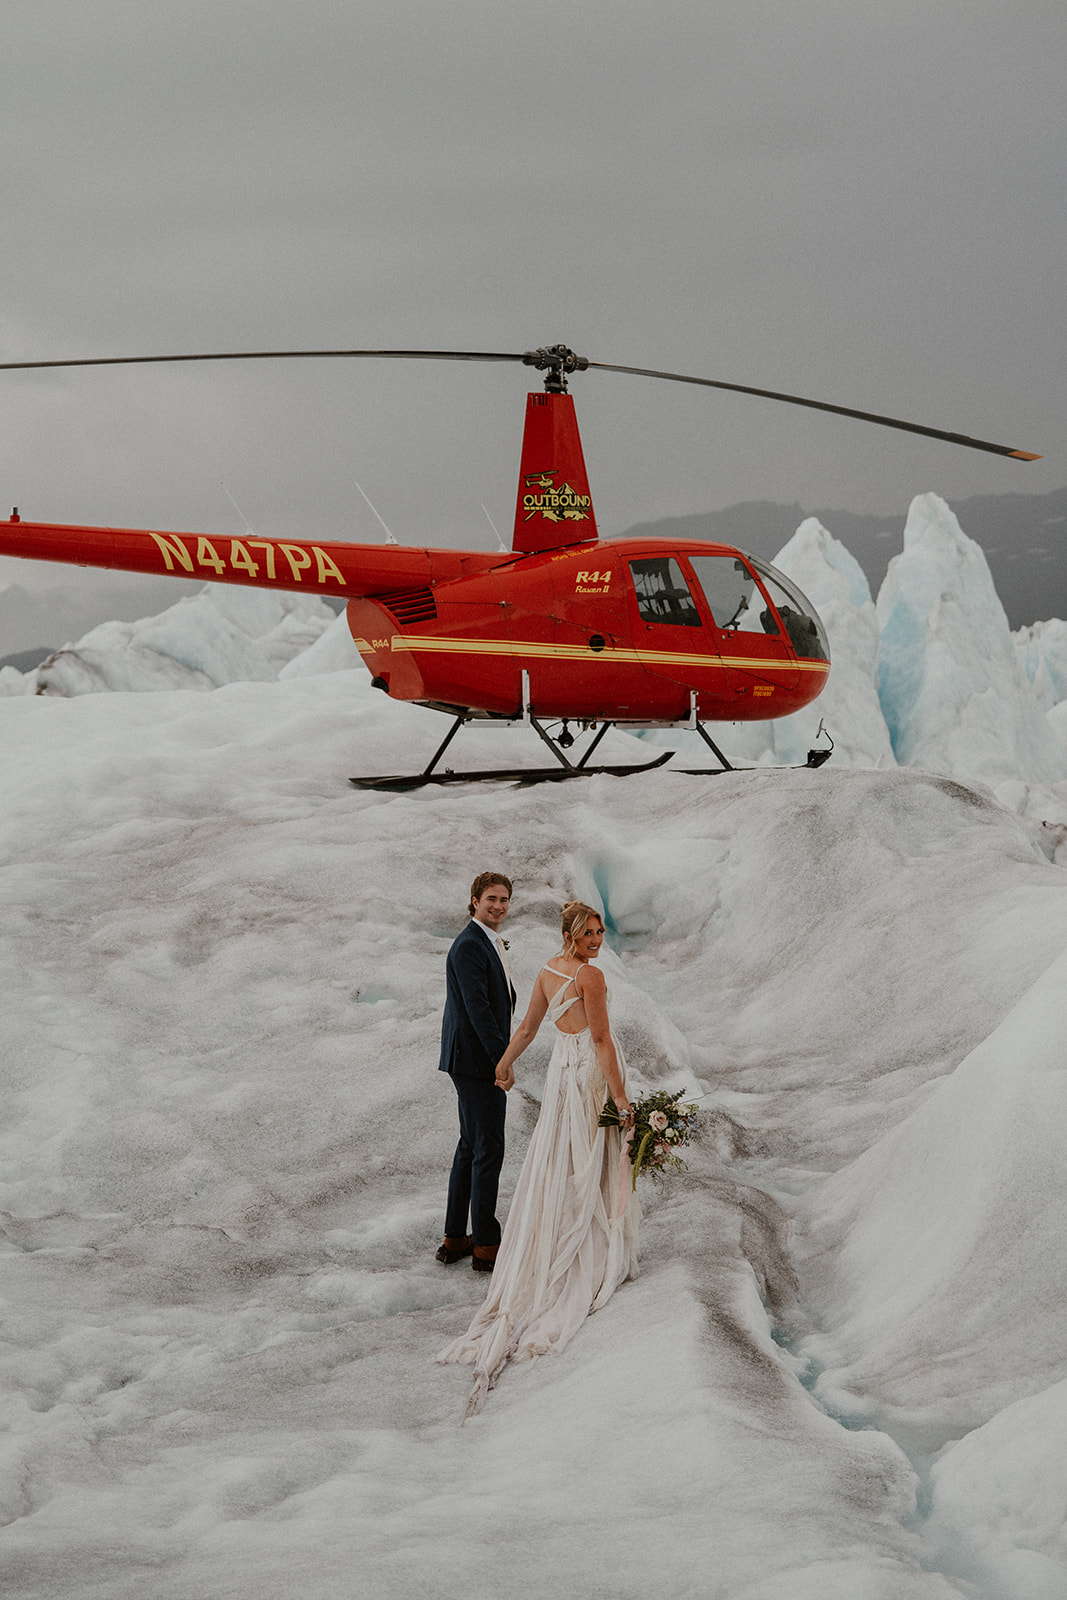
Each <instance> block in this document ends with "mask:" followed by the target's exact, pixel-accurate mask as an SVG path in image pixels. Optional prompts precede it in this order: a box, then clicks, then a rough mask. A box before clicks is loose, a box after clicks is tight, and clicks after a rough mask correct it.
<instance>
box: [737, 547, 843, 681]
mask: <svg viewBox="0 0 1067 1600" xmlns="http://www.w3.org/2000/svg"><path fill="white" fill-rule="evenodd" d="M749 560H750V561H751V562H752V565H753V566H754V567H755V569H756V571H757V572H758V573H759V575H760V579H761V581H762V583H763V587H764V588H765V589H766V591H767V593H768V594H769V595H770V597H771V599H772V600H773V601H774V603H775V605H776V606H777V608H778V615H779V616H780V617H781V619H782V623H783V626H784V627H785V630H786V632H787V633H788V635H789V638H790V641H791V642H792V645H793V649H794V650H795V651H796V653H797V655H798V656H799V657H800V658H801V660H802V661H829V659H830V643H829V640H828V639H827V637H826V630H825V629H824V627H823V625H822V622H821V621H820V620H819V614H818V612H817V611H816V610H815V607H814V606H813V605H812V603H811V601H810V600H809V599H808V598H807V596H806V595H803V594H801V592H800V590H799V589H798V588H797V586H796V584H795V583H794V582H793V581H792V579H790V578H787V577H786V575H785V573H784V572H779V571H778V568H777V567H772V566H771V564H770V562H769V561H757V560H756V558H755V556H750V557H749Z"/></svg>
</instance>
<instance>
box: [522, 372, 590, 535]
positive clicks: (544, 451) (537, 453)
mask: <svg viewBox="0 0 1067 1600" xmlns="http://www.w3.org/2000/svg"><path fill="white" fill-rule="evenodd" d="M596 538H597V531H596V517H595V516H594V515H593V501H592V497H591V495H590V493H589V479H588V478H587V477H586V473H585V458H584V456H583V455H582V441H581V437H580V435H579V433H578V419H577V417H576V416H575V414H574V401H573V400H572V399H571V397H570V395H569V394H554V393H551V392H548V391H546V392H545V393H544V394H528V395H527V396H526V427H525V429H524V431H523V436H522V462H521V464H520V466H519V493H518V499H517V501H516V504H515V536H514V538H513V539H512V542H511V548H512V549H513V550H518V551H521V552H522V553H523V554H524V555H526V554H529V553H531V552H533V551H538V550H557V549H559V548H560V547H561V546H562V545H573V544H584V543H586V542H592V541H593V540H595V539H596Z"/></svg>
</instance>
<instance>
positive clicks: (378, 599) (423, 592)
mask: <svg viewBox="0 0 1067 1600" xmlns="http://www.w3.org/2000/svg"><path fill="white" fill-rule="evenodd" d="M374 602H375V604H376V605H379V606H384V607H385V609H386V611H388V612H390V613H391V615H392V616H394V617H395V618H396V620H397V622H398V623H399V624H400V626H401V627H402V628H407V627H410V626H411V624H412V623H413V622H433V621H435V620H436V617H437V601H436V600H435V599H434V594H433V590H432V589H428V588H425V587H424V588H421V589H391V590H390V591H389V592H388V594H376V595H375V596H374Z"/></svg>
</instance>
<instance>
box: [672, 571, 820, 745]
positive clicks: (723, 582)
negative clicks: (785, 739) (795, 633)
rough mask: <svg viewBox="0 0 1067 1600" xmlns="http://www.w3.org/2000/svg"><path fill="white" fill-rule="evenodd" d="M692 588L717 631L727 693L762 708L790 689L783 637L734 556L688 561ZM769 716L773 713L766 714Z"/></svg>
mask: <svg viewBox="0 0 1067 1600" xmlns="http://www.w3.org/2000/svg"><path fill="white" fill-rule="evenodd" d="M691 562H692V567H693V571H694V573H695V574H696V578H697V582H698V583H699V584H700V587H701V588H702V589H703V591H704V598H705V600H706V601H707V605H708V610H709V611H710V612H711V615H712V617H713V618H714V621H715V626H716V628H717V629H718V630H719V640H718V644H719V649H720V651H721V653H722V659H723V665H724V667H725V669H726V686H727V692H731V691H732V693H733V694H734V695H735V696H736V697H737V700H738V702H739V707H738V709H739V712H740V709H741V707H740V702H741V701H743V700H755V701H763V702H764V703H766V701H768V700H769V699H770V698H771V697H772V696H773V695H774V694H775V692H776V691H777V690H779V689H785V690H791V689H796V688H797V686H798V684H799V682H800V671H799V669H798V667H797V665H796V657H795V655H794V652H793V646H792V643H791V640H790V638H789V636H788V635H787V634H786V632H785V629H784V627H783V626H782V622H781V620H780V618H779V615H778V612H777V611H776V610H775V608H774V606H773V605H772V603H771V601H770V598H769V597H768V595H767V594H766V592H765V591H764V590H763V588H762V587H761V586H760V584H759V583H758V582H757V579H756V576H755V573H754V572H753V570H752V569H751V568H750V567H749V566H748V565H747V563H746V562H745V561H743V560H742V559H741V558H740V556H737V555H734V554H730V555H721V556H693V557H691ZM772 714H773V713H772Z"/></svg>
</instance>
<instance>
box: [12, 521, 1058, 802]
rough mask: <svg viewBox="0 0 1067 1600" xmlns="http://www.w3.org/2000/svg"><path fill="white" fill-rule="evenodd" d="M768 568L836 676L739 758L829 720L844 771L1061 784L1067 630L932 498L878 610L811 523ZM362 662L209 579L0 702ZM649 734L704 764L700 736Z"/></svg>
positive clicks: (344, 647)
mask: <svg viewBox="0 0 1067 1600" xmlns="http://www.w3.org/2000/svg"><path fill="white" fill-rule="evenodd" d="M775 562H776V565H778V566H779V567H781V568H782V569H783V570H784V571H785V572H787V573H788V574H789V575H790V576H791V577H793V578H795V579H796V580H797V582H798V583H799V584H800V586H801V588H802V589H804V590H805V592H806V593H807V594H808V595H809V597H810V598H811V600H812V601H813V602H814V604H815V606H816V608H817V609H818V611H819V612H820V614H821V616H822V618H823V620H824V622H825V623H826V626H827V630H828V633H829V636H830V643H831V654H832V657H833V671H832V673H831V676H830V682H829V685H828V687H827V689H826V690H825V691H824V693H823V694H822V696H821V697H820V698H819V700H817V701H816V702H815V704H814V705H812V706H809V707H808V708H807V709H806V710H804V711H801V712H798V713H797V714H796V715H795V716H792V717H786V718H782V719H780V720H778V721H776V722H771V723H750V724H734V725H726V726H723V727H721V728H720V729H719V730H718V733H719V740H718V742H719V743H720V744H721V745H722V746H723V747H724V748H726V749H727V751H728V752H729V753H730V754H731V755H732V756H734V757H736V758H737V759H738V760H741V761H746V762H757V763H759V764H774V763H795V762H803V761H804V760H805V759H806V757H807V752H808V750H809V749H810V748H811V747H812V746H813V744H814V743H815V741H816V738H817V734H818V726H819V721H820V719H825V722H826V725H827V727H828V728H829V729H830V732H831V735H832V737H833V738H834V740H835V746H836V748H835V757H834V759H835V764H836V765H838V766H840V765H845V766H876V767H892V766H896V765H901V766H919V767H924V768H931V769H933V770H935V771H939V772H944V773H947V774H949V775H951V776H954V777H958V778H963V779H974V778H977V779H981V780H982V781H984V782H987V783H990V784H993V785H994V786H999V785H1003V784H1012V783H1016V782H1018V781H1020V780H1021V781H1022V782H1024V783H1027V784H1030V785H1035V784H1040V785H1045V786H1047V785H1051V784H1056V783H1060V782H1062V781H1064V780H1065V779H1067V622H1064V621H1060V620H1058V619H1053V620H1051V621H1047V622H1038V623H1034V624H1033V625H1032V626H1031V627H1028V628H1022V629H1020V630H1018V632H1017V633H1016V634H1015V635H1012V634H1011V633H1010V631H1009V629H1008V623H1007V618H1006V616H1005V614H1004V610H1003V607H1002V606H1001V604H1000V602H999V600H998V599H997V595H996V592H995V590H994V588H993V582H992V579H991V577H990V575H989V568H988V566H987V564H986V560H985V557H984V555H983V554H982V551H981V549H980V547H979V546H978V545H976V544H975V543H974V542H973V540H971V539H969V538H968V537H967V536H966V534H965V533H964V532H963V531H962V529H961V528H960V526H959V524H958V522H957V521H956V518H955V517H954V516H953V514H952V512H951V510H950V509H949V507H948V506H947V505H946V504H945V502H944V501H943V500H941V499H939V498H938V496H936V495H931V494H927V495H921V496H919V497H918V498H917V499H916V500H915V501H913V503H912V506H911V509H910V512H909V515H908V520H907V525H906V528H905V531H904V549H903V553H902V554H901V555H899V556H897V557H896V558H895V559H894V560H893V561H892V562H891V564H890V567H889V571H888V573H887V575H886V578H885V582H884V584H883V586H882V589H881V592H880V594H879V596H878V601H877V605H876V604H875V603H874V601H873V600H872V598H871V593H870V589H869V587H868V584H867V579H866V577H865V576H864V574H863V571H862V570H861V568H860V566H859V564H858V562H856V561H855V560H854V559H853V557H852V556H851V555H850V554H849V552H848V551H847V550H846V549H845V547H844V546H843V545H842V544H840V543H839V542H838V541H837V540H836V539H834V538H833V537H832V535H831V534H830V533H829V532H828V531H827V530H826V529H825V528H823V527H822V526H821V525H820V524H819V523H818V522H816V521H815V520H814V519H812V518H809V519H808V520H807V521H806V522H804V523H802V524H801V526H800V527H799V528H798V529H797V532H796V534H795V535H794V537H793V538H792V539H790V541H789V543H788V544H787V545H786V546H785V548H784V549H783V550H781V551H780V552H779V554H778V556H777V557H776V558H775ZM358 664H359V656H358V655H357V653H356V650H355V646H354V645H353V643H352V641H351V638H350V636H349V634H348V630H347V627H346V626H345V623H344V621H343V620H337V619H335V617H334V613H333V612H332V611H331V610H330V609H329V607H328V606H326V605H325V604H324V603H323V601H321V600H319V599H318V598H316V597H314V596H300V595H286V594H277V593H267V592H265V591H260V590H250V589H238V588H229V587H227V586H226V585H222V584H208V585H207V586H206V588H205V589H204V590H203V592H202V593H201V594H199V595H197V596H195V597H192V598H189V599H183V600H181V601H179V602H178V604H177V605H174V606H172V607H170V608H169V609H168V610H167V611H164V612H163V613H162V615H160V616H158V617H150V618H147V619H145V620H143V621H141V622H136V623H125V622H112V623H105V624H103V625H102V626H100V627H98V628H94V629H93V630H92V631H91V632H90V633H88V634H86V635H85V637H84V638H83V639H81V640H80V641H79V642H78V643H77V644H73V645H67V646H65V647H64V649H62V650H61V651H58V652H56V654H55V655H54V656H53V657H52V658H51V659H50V660H49V661H48V662H47V663H45V664H44V666H42V667H40V668H38V669H37V670H36V671H34V672H31V673H26V674H22V673H19V672H16V671H15V670H14V669H13V668H10V667H6V668H3V669H0V693H5V694H23V693H38V694H44V695H64V696H74V695H81V694H89V693H93V692H96V691H100V690H108V689H110V690H137V691H141V690H162V689H214V688H218V687H219V686H221V685H222V684H225V683H235V682H239V681H252V682H268V681H272V680H274V679H276V678H279V677H281V678H287V677H294V676H301V675H304V674H312V673H319V672H334V671H342V670H344V669H346V668H349V667H353V666H356V665H358ZM650 737H651V738H652V739H653V740H654V741H655V742H658V743H670V744H671V745H673V746H675V747H676V748H678V749H679V750H688V751H689V753H690V754H696V755H700V756H704V755H706V747H705V746H704V745H703V743H701V742H700V741H699V740H698V738H697V736H696V735H688V736H687V735H685V734H677V733H674V732H671V733H666V734H665V733H656V734H652V735H650ZM1040 803H1041V805H1042V806H1043V807H1044V809H1045V810H1046V811H1047V810H1048V809H1049V808H1050V805H1051V807H1052V809H1053V810H1062V807H1058V808H1057V805H1056V803H1055V802H1050V801H1049V800H1048V798H1047V797H1045V796H1043V797H1042V798H1041V802H1040ZM1060 820H1067V814H1065V816H1064V817H1063V818H1062V819H1060Z"/></svg>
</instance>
